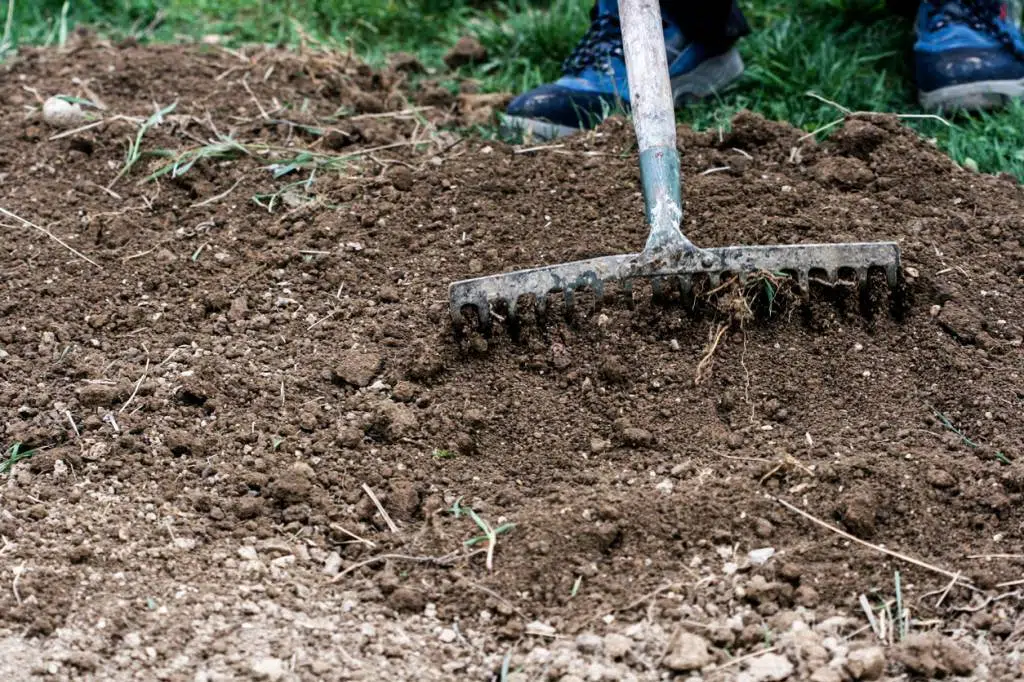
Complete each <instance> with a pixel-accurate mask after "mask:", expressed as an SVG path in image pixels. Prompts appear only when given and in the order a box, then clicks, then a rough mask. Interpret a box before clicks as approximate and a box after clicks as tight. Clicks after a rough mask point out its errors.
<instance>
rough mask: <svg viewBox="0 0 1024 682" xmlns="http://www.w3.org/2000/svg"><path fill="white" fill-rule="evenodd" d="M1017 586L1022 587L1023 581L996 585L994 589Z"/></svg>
mask: <svg viewBox="0 0 1024 682" xmlns="http://www.w3.org/2000/svg"><path fill="white" fill-rule="evenodd" d="M1017 585H1024V579H1022V580H1011V581H1009V582H1005V583H997V584H996V587H1016V586H1017Z"/></svg>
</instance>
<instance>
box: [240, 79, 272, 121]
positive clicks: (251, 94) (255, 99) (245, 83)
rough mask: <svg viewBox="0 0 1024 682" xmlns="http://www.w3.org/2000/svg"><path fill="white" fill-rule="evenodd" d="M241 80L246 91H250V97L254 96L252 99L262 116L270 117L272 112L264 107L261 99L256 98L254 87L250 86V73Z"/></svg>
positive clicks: (265, 118) (264, 117)
mask: <svg viewBox="0 0 1024 682" xmlns="http://www.w3.org/2000/svg"><path fill="white" fill-rule="evenodd" d="M239 82H240V83H241V84H242V87H243V88H245V91H246V92H247V93H249V97H251V98H252V101H253V102H255V103H256V108H257V109H259V110H260V116H262V117H263V119H264V120H267V119H269V118H270V114H268V113H267V110H266V109H264V108H263V105H262V104H260V101H259V99H257V98H256V95H255V93H253V91H252V88H250V87H249V75H248V74H246V75H245V77H244V78H242V80H241V81H239Z"/></svg>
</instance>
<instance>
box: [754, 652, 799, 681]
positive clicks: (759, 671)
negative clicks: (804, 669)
mask: <svg viewBox="0 0 1024 682" xmlns="http://www.w3.org/2000/svg"><path fill="white" fill-rule="evenodd" d="M794 670H795V667H794V666H793V663H792V661H790V660H789V659H788V658H786V657H785V656H782V655H780V654H764V655H763V656H758V657H756V658H752V659H750V662H749V663H747V669H746V672H745V673H744V674H745V675H746V679H747V680H749V682H780V681H781V680H784V679H786V678H788V677H789V676H790V675H792V674H793V671H794Z"/></svg>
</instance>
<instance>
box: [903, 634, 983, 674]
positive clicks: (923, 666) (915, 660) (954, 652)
mask: <svg viewBox="0 0 1024 682" xmlns="http://www.w3.org/2000/svg"><path fill="white" fill-rule="evenodd" d="M896 656H897V658H898V659H899V661H900V662H901V663H903V665H905V666H906V667H907V669H908V670H910V671H911V672H913V673H917V674H919V675H924V676H926V677H929V678H936V677H946V676H948V675H968V674H970V673H971V671H972V670H974V666H975V662H974V659H973V657H972V656H971V654H970V652H968V651H967V650H966V649H965V648H964V647H962V646H960V645H959V644H957V643H956V642H954V641H953V640H951V639H949V638H947V637H943V636H942V635H939V634H936V633H933V632H928V633H924V632H920V633H912V634H910V635H908V636H907V638H906V639H905V640H903V642H902V643H901V644H900V648H899V650H898V652H897V654H896Z"/></svg>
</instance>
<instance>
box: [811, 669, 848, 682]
mask: <svg viewBox="0 0 1024 682" xmlns="http://www.w3.org/2000/svg"><path fill="white" fill-rule="evenodd" d="M809 679H810V682H843V676H842V675H841V674H840V673H839V671H838V670H836V669H835V668H829V667H827V666H825V667H821V668H818V669H817V670H815V671H814V672H813V673H811V676H810V678H809Z"/></svg>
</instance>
